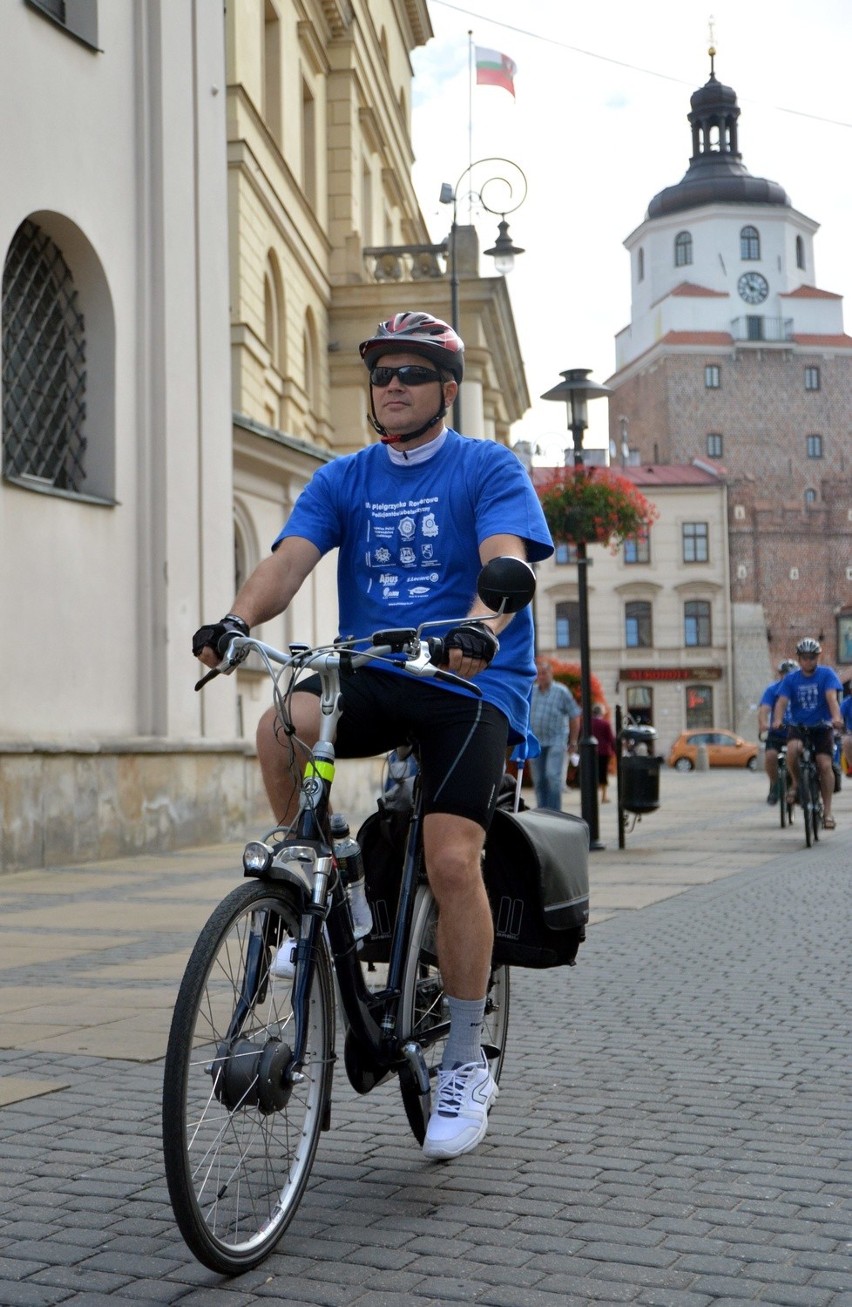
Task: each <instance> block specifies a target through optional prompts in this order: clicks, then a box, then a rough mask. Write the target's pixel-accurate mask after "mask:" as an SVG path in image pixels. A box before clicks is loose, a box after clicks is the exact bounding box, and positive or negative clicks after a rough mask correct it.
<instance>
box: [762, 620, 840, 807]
mask: <svg viewBox="0 0 852 1307" xmlns="http://www.w3.org/2000/svg"><path fill="white" fill-rule="evenodd" d="M821 653H822V645H821V644H820V643H819V641H818V640H814V639H812V638H811V637H810V636H807V637H806V638H805V639H804V640H800V641H799V643H798V644H797V645H796V656H797V658H798V662H799V669H798V671H795V672H790V673H789V675H787V676H785V677H784V680H783V681H782V682H781V685H780V686H779V692H778V698H777V700H776V701H775V708H774V711H773V717H772V727H773V730H778V729H780V727H781V726H782V725H783V722H784V715H785V713H786V711H787V706H788V705H789V708H790V737H789V740H788V743H787V765H788V767H789V768H790V778H791V780H792V783H793V789H794V792H795V789H796V787H797V786H798V784H799V755H800V754H801V751H802V737H801V733H800V732H799V730H798V728H799V727H800V726H808V727H810V728H811V729H812V734H813V740H814V752H815V753H816V762H817V767H818V769H819V788H820V792H821V793H822V803H823V809H824V813H825V816H824V820H823V824H824V826H825V829H826V830H834V827H835V825H836V822H835V820H834V818H833V817H832V815H831V800H832V797H833V795H834V769H833V767H832V759H833V757H834V731H835V730H840V729H841V728H842V726H843V718H842V717H841V715H840V707H839V704H838V700H837V696H838V693H839V691H840V690H841V689H842V688H843V687H842V685H841V683H840V677H839V676H838V675H837V672H836V671H835V670H834V668H833V667H821V666H820V665H819V656H820V654H821Z"/></svg>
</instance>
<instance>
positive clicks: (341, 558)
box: [272, 431, 553, 742]
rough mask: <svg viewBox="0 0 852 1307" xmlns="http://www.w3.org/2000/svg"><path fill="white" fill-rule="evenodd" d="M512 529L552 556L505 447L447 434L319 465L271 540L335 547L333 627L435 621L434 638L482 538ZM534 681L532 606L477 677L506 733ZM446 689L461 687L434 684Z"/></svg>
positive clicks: (453, 614) (474, 564)
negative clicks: (438, 443)
mask: <svg viewBox="0 0 852 1307" xmlns="http://www.w3.org/2000/svg"><path fill="white" fill-rule="evenodd" d="M504 534H505V535H515V536H519V537H520V538H521V539H522V540H523V541H525V543H526V549H527V557H528V559H529V560H530V562H538V561H540V560H541V559H544V558H548V557H549V556H550V554H552V553H553V543H552V541H551V539H550V532H549V531H548V529H547V523H546V522H545V520H544V514H543V513H542V510H541V504H540V503H539V500H538V496H537V495H536V493H535V491H534V490H533V487H532V482H531V481H530V478H529V476H528V475H527V472H526V470H525V469H524V467H523V465H522V464H521V463H520V461H519V460H518V458H516V456H515V455H514V454H513V453H512V452H511V450H509V449H506V448H505V447H504V446H503V445H498V444H495V443H494V442H493V441H490V440H473V439H470V438H468V437H466V436H460V435H459V434H458V433H457V432H455V431H448V432H447V437H446V440H445V442H444V444H443V446H442V447H441V448H440V449H439V450H438V451H437V453H436V454H435V456H434V457H433V458H430V459H428V460H426V461H425V462H418V463H412V464H398V463H393V462H391V459H390V456H389V454H388V450H387V449H386V447H385V446H384V445H370V446H368V447H367V448H366V449H361V450H359V451H358V452H357V453H356V454H349V455H346V456H344V457H341V458H336V459H334V460H333V461H332V462H331V463H326V464H325V465H324V466H323V467H321V468H319V469H318V470H317V471H316V472H315V473H314V475H313V477H312V478H311V480H310V482H309V483H308V485H307V486H306V487H305V489H304V491H303V492H302V494H301V495H300V496H299V498H298V499H297V501H296V503H295V505H294V508H293V511H292V513H291V514H290V517H289V519H288V521H287V524H286V526H285V527H284V528H283V530H282V531H281V533H280V534H279V536H278V537H277V539H276V540H275V542H274V544H273V546H272V547H273V549H274V548H275V547H276V546H277V545H278V544H279V543H280V542H281V541H282V540H284V539H286V538H287V537H288V536H299V537H301V538H303V539H306V540H310V541H311V543H312V544H314V545H316V547H317V549H319V550H320V552H321V553H323V554H325V553H328V551H329V550H331V549H334V548H338V549H339V551H340V552H339V555H338V563H337V592H338V605H339V634H340V635H341V636H356V637H361V636H369V635H371V634H372V632H373V631H379V630H381V629H382V628H383V627H388V626H401V627H405V626H419V625H420V623H421V622H426V621H443V622H445V623H446V625H445V626H444V627H443V628H442V627H440V626H439V627H435V628H434V630H433V631H432V632H430V633H431V634H435V635H440V634H442V633H443V632H445V631H446V630H449V628H450V627H451V626H453V625H455V624H456V623H457V622H458V621H459V620H461V619H463V618H464V616H465V615H466V614H467V613H468V612H469V611H470V607H471V604H472V602H473V599H474V597H475V595H476V578H477V575H478V573H479V570H480V567H481V563H480V559H479V546H480V545H481V544H482V542H483V541H484V540H487V539H488V537H489V536H494V535H504ZM534 680H535V665H534V662H533V621H532V612H531V609H530V608H525V609H523V610H522V611H521V612H519V613H517V614H516V615H515V617H514V618H513V619H512V621H511V622H510V623H509V625H508V626H507V627H506V629H505V630H504V631H501V633H500V652H499V654H498V655H497V657H496V658H495V659H494V661H493V662H492V663H491V664H490V666H489V667H487V668H485V669H484V670H483V671H482V672H480V673H479V675H478V676H477V677H476V684H477V686H478V687H479V689H481V691H482V694H483V698H484V699H486V700H487V701H488V702H489V703H493V704H494V705H495V706H496V707H497V708H499V709H500V710H501V711H502V712H503V713H504V714H505V715H506V717H508V719H509V724H510V735H509V738H510V740H511V741H512V742H515V741H517V740H523V739H525V738H526V736H527V732H528V722H529V696H530V690H531V688H532V684H533V681H534ZM430 684H431V685H435V686H440V687H441V688H442V689H445V690H448V691H450V692H452V693H458V694H466V693H467V691H465V690H462V689H456V688H455V687H454V686H450V685H447V684H446V683H445V682H442V681H430Z"/></svg>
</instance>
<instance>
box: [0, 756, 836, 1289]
mask: <svg viewBox="0 0 852 1307" xmlns="http://www.w3.org/2000/svg"><path fill="white" fill-rule="evenodd" d="M764 797H765V782H764V781H763V778H762V777H760V776H751V775H749V774H748V773H744V774H739V773H735V774H725V773H720V772H713V773H703V774H698V773H693V774H691V775H688V776H681V775H679V774H675V773H672V772H668V771H666V772H664V773H663V777H662V803H661V807H660V810H659V811H658V812H656V813H653V814H650V815H649V816H647V817H645V818H643V820H642V822H641V823H639V825H638V826H637V827H636V829H635V830H634V831H632V832H628V834H627V837H626V843H627V847H626V848H625V849H624V850H619V849H618V847H617V828H616V824H615V805H614V804H610V805H606V806H605V807H604V808H603V809H602V810H601V837H602V840H603V842H604V843H605V844H606V848H605V849H603V850H601V851H599V852H596V853H594V854H592V856H591V882H592V903H593V925H592V926H591V927H590V930H589V938H588V941H587V943H586V944H585V945H584V946H583V948H582V949H581V952H580V958H579V963H578V966H577V967H575V968H563V969H559V970H556V971H550V972H529V971H527V972H524V971H517V970H515V971H513V973H512V994H511V1003H512V1015H511V1020H510V1031H509V1044H508V1051H507V1059H506V1066H505V1070H504V1075H503V1081H502V1084H501V1095H500V1099H499V1101H498V1103H497V1104H496V1106H495V1110H494V1112H493V1114H492V1119H491V1126H490V1130H489V1134H488V1136H487V1138H486V1140H485V1141H484V1142H483V1144H482V1146H481V1147H480V1148H479V1149H478V1150H477V1151H476V1152H475V1153H474V1154H472V1155H470V1156H468V1157H464V1158H460V1159H458V1160H457V1161H456V1162H454V1163H451V1164H446V1165H440V1166H435V1165H432V1164H429V1163H427V1162H426V1161H425V1159H423V1157H422V1155H421V1154H420V1152H419V1150H418V1149H417V1147H416V1145H415V1143H414V1140H413V1138H412V1137H411V1135H410V1133H409V1131H408V1127H407V1124H406V1122H405V1118H404V1114H403V1112H402V1108H401V1104H400V1100H399V1094H398V1089H397V1087H396V1085H395V1084H394V1083H390V1084H387V1085H384V1086H381V1087H379V1088H378V1089H377V1090H375V1091H374V1092H373V1093H372V1094H370V1095H368V1096H366V1097H363V1098H362V1097H359V1096H358V1095H356V1094H354V1092H353V1091H352V1090H351V1089H350V1087H349V1086H348V1084H347V1082H346V1079H345V1076H344V1075H343V1074H342V1073H341V1074H338V1075H337V1076H336V1078H335V1092H334V1103H333V1109H332V1127H333V1128H332V1129H331V1131H330V1132H329V1133H328V1134H326V1135H324V1136H323V1139H322V1141H321V1143H320V1148H319V1153H318V1157H317V1162H316V1165H315V1168H314V1173H313V1176H312V1180H311V1184H310V1186H309V1188H308V1191H307V1193H306V1196H305V1198H304V1201H303V1203H302V1206H301V1208H300V1210H299V1212H298V1214H297V1216H296V1218H295V1220H294V1222H293V1224H292V1226H291V1228H290V1230H289V1231H288V1233H287V1235H286V1236H285V1239H284V1241H283V1242H282V1244H281V1245H280V1248H279V1250H278V1251H277V1252H276V1253H275V1254H273V1255H272V1256H271V1257H270V1258H269V1259H268V1260H267V1262H266V1263H265V1265H264V1266H262V1267H260V1268H258V1270H257V1271H254V1272H251V1273H250V1274H248V1275H246V1276H243V1277H240V1278H239V1279H235V1280H232V1281H229V1280H225V1279H222V1278H221V1277H219V1276H216V1275H214V1274H212V1273H211V1272H209V1271H207V1270H205V1269H204V1268H203V1267H200V1266H198V1265H197V1264H196V1263H195V1262H194V1260H193V1259H192V1257H191V1255H190V1254H189V1253H188V1251H187V1250H186V1248H185V1247H184V1245H183V1243H182V1241H181V1239H180V1237H179V1236H178V1235H177V1233H176V1230H175V1227H174V1222H173V1219H172V1216H171V1211H170V1208H169V1205H168V1199H167V1195H166V1190H165V1182H164V1177H163V1169H162V1160H161V1155H160V1139H159V1112H160V1092H161V1077H162V1061H161V1059H162V1050H163V1045H164V1039H165V1030H166V1028H167V1025H168V1020H169V1017H170V1008H171V1003H172V1001H173V996H174V992H175V988H176V985H177V982H178V978H179V975H180V973H181V971H182V968H183V964H184V962H185V959H186V957H187V956H188V954H189V950H190V948H191V946H192V943H193V940H194V936H195V933H196V931H197V928H198V924H200V922H201V920H203V918H204V917H205V915H206V914H207V912H208V911H209V910H210V909H212V907H213V906H214V905H215V903H216V902H217V901H218V900H219V898H221V897H222V895H223V894H224V893H225V892H226V891H227V890H228V889H230V888H231V886H232V885H233V884H234V883H236V880H237V879H238V876H237V875H236V872H235V870H234V869H235V868H236V867H237V866H238V859H239V848H238V847H237V846H228V847H221V848H211V849H203V850H202V849H195V850H188V851H182V852H180V853H177V854H173V855H172V854H170V855H162V856H156V857H145V858H139V859H126V858H125V859H121V860H120V861H118V860H117V861H115V862H109V863H100V864H88V865H86V866H84V867H81V868H75V867H71V866H69V867H67V868H60V869H57V870H56V871H55V872H53V871H52V872H51V873H50V875H49V876H47V877H45V876H44V874H43V873H39V874H38V875H34V874H33V873H23V874H21V875H17V876H14V875H12V876H6V877H3V878H2V879H0V956H2V957H3V960H4V963H8V961H9V958H10V956H11V954H7V953H6V951H5V947H4V945H5V941H6V939H7V938H8V939H9V941H10V944H11V945H12V946H13V954H14V965H3V966H2V967H0V1045H2V1047H0V1162H2V1174H3V1180H4V1183H3V1186H2V1187H0V1305H1V1307H7V1305H8V1307H12V1305H13V1304H16V1303H23V1304H52V1303H66V1302H67V1303H75V1304H77V1305H78V1307H87V1304H99V1303H104V1304H106V1303H110V1304H112V1307H116V1304H118V1305H119V1307H121V1304H123V1303H128V1304H131V1303H133V1304H139V1303H150V1304H156V1303H166V1304H172V1303H180V1304H181V1305H182V1307H187V1305H188V1304H189V1305H192V1307H194V1305H195V1304H198V1307H211V1305H212V1307H216V1305H217V1304H220V1303H221V1304H226V1305H229V1307H230V1305H234V1307H236V1305H239V1307H244V1305H245V1307H250V1305H251V1304H256V1303H257V1304H261V1303H264V1302H267V1301H278V1302H286V1303H288V1304H295V1305H296V1307H298V1305H299V1304H320V1305H321V1307H333V1305H335V1304H346V1307H397V1304H398V1305H399V1307H402V1304H405V1307H437V1305H438V1304H441V1305H442V1307H446V1304H449V1303H454V1302H464V1303H475V1304H478V1305H480V1304H481V1305H482V1307H557V1305H558V1307H564V1304H566V1303H568V1304H571V1303H574V1302H577V1303H582V1302H586V1301H590V1302H591V1301H594V1302H604V1303H618V1302H628V1303H640V1304H660V1305H664V1307H704V1305H705V1304H710V1303H713V1304H715V1305H716V1307H718V1304H725V1303H726V1302H730V1303H734V1302H736V1303H742V1302H743V1301H751V1302H760V1303H766V1304H777V1307H782V1304H783V1305H789V1307H797V1305H798V1304H802V1305H803V1307H822V1305H823V1304H825V1305H826V1307H852V1266H850V1260H849V1250H850V1218H849V1199H850V1191H852V1157H851V1156H850V1154H851V1153H852V1149H850V1139H852V1099H851V1098H850V1091H849V1083H850V1078H849V1067H850V1048H852V984H850V980H852V976H850V952H852V950H850V947H849V943H850V939H851V938H852V884H850V877H852V871H850V865H852V785H849V784H848V783H847V785H846V786H844V791H843V792H842V793H841V794H840V795H839V796H837V806H836V813H837V817H838V829H837V830H836V831H835V832H831V833H828V834H826V836H825V839H824V840H823V841H821V842H820V844H819V846H818V847H817V848H816V849H813V850H810V851H806V850H805V849H804V841H803V837H802V832H801V827H799V829H798V830H796V829H795V828H794V830H793V831H781V830H780V827H779V826H778V821H777V812H776V810H774V809H770V808H768V807H767V806H766V804H765V803H764ZM565 806H566V807H568V808H569V809H572V808H573V810H575V811H576V810H577V808H578V807H579V799H578V796H577V795H576V794H575V793H573V792H569V793H567V794H566V796H565ZM249 833H250V834H253V833H254V832H249ZM22 942H23V947H22ZM26 942H29V948H27V947H26ZM46 973H47V976H46Z"/></svg>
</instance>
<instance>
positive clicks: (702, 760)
mask: <svg viewBox="0 0 852 1307" xmlns="http://www.w3.org/2000/svg"><path fill="white" fill-rule="evenodd" d="M695 770H696V771H709V770H710V759H709V758H708V757H707V745H706V744H699V745H698V747H697V749H696V750H695Z"/></svg>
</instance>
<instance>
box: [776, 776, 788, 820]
mask: <svg viewBox="0 0 852 1307" xmlns="http://www.w3.org/2000/svg"><path fill="white" fill-rule="evenodd" d="M776 788H777V792H778V816H779V819H780V821H781V829H782V830H783V829H784V827H785V826H786V825H787V823H788V821H789V820H790V816H789V812H788V809H787V768H786V767H783V766H779V768H778V782H777V787H776Z"/></svg>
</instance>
